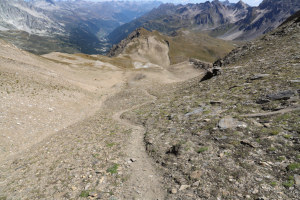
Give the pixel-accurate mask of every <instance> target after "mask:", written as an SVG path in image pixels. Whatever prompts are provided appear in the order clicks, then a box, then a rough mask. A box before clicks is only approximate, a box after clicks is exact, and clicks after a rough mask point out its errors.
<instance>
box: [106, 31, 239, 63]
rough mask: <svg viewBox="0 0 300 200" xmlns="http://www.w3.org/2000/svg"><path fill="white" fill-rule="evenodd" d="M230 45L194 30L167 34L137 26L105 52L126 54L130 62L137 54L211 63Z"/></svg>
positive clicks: (167, 60) (164, 60) (171, 60)
mask: <svg viewBox="0 0 300 200" xmlns="http://www.w3.org/2000/svg"><path fill="white" fill-rule="evenodd" d="M233 48H234V45H233V43H230V42H226V41H223V40H220V39H215V38H212V37H210V36H208V35H206V34H203V33H199V32H195V31H190V30H178V31H177V32H173V36H167V35H163V34H161V33H159V32H157V31H152V32H150V31H147V30H146V29H143V28H141V29H137V30H135V31H133V32H132V33H131V34H130V35H129V36H128V37H127V38H126V39H125V40H123V41H121V42H120V43H119V44H118V45H115V46H113V48H112V49H111V51H110V53H109V54H108V55H109V56H110V57H112V56H117V57H118V58H120V57H130V60H131V61H133V62H135V61H137V60H138V57H142V58H143V59H145V58H148V60H149V62H151V63H156V64H157V65H164V66H168V65H170V64H178V63H181V62H184V61H188V60H189V59H190V58H195V59H199V60H202V61H205V62H210V63H212V62H214V61H215V60H216V59H218V58H220V57H223V56H225V55H226V54H227V53H229V52H230V51H231V50H232V49H233ZM120 54H121V55H120ZM146 54H147V55H146ZM154 57H156V58H154ZM153 59H154V60H156V61H154V60H153ZM140 61H141V59H140ZM143 63H146V61H145V60H144V61H143Z"/></svg>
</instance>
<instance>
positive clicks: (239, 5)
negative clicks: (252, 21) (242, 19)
mask: <svg viewBox="0 0 300 200" xmlns="http://www.w3.org/2000/svg"><path fill="white" fill-rule="evenodd" d="M235 7H236V8H239V9H246V8H248V7H249V5H248V4H246V3H245V2H243V1H242V0H240V1H239V2H237V3H236V4H235Z"/></svg>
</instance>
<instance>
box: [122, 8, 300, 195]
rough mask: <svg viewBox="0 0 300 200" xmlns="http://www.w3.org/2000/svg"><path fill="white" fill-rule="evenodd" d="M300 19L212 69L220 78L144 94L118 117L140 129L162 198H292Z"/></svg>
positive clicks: (299, 160)
mask: <svg viewBox="0 0 300 200" xmlns="http://www.w3.org/2000/svg"><path fill="white" fill-rule="evenodd" d="M299 33H300V18H299V13H297V15H295V16H294V17H292V18H289V19H288V21H287V22H286V23H284V24H283V25H281V26H280V27H279V28H278V29H276V31H274V32H272V33H270V34H268V35H266V36H264V37H263V38H262V39H260V40H257V41H253V42H250V43H249V44H247V45H245V46H243V47H240V48H237V49H235V50H233V51H232V52H231V53H230V54H229V55H228V56H226V57H225V58H224V59H222V60H219V61H218V62H216V63H215V66H222V73H221V75H219V76H215V77H212V78H211V79H209V77H208V79H203V78H202V77H199V78H196V79H194V80H190V81H187V82H186V83H184V84H177V85H172V86H169V87H167V88H166V89H163V88H160V89H155V88H153V89H152V90H151V92H150V93H151V94H152V95H155V96H157V98H158V100H157V101H156V102H155V104H154V103H153V104H149V105H147V106H143V107H140V108H138V109H136V110H133V111H132V112H127V113H125V114H124V115H123V117H124V118H125V119H127V120H133V121H135V122H136V123H138V124H141V125H143V126H144V127H145V128H146V136H145V139H144V142H145V144H146V148H147V151H148V153H149V154H150V155H151V156H152V158H153V159H154V160H155V161H156V162H157V163H159V164H160V169H161V170H162V171H163V172H164V178H165V184H166V185H167V190H168V192H169V194H168V196H167V198H166V199H216V198H218V199H298V198H299V195H300V190H299V189H300V177H299V173H300V155H299V133H300V130H299V127H300V124H299V122H300V119H299V114H300V105H299V103H300V100H299V86H300V85H299V84H300V83H299V82H300V81H299V77H300V71H299V67H300V57H299V55H300V49H299V44H300V34H299Z"/></svg>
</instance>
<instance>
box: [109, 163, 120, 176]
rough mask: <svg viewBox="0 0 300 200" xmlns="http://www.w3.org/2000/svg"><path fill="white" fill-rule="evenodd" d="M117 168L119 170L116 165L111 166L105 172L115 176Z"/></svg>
mask: <svg viewBox="0 0 300 200" xmlns="http://www.w3.org/2000/svg"><path fill="white" fill-rule="evenodd" d="M118 168H119V165H118V164H113V166H111V167H110V168H108V169H107V170H106V172H107V173H110V174H116V173H118Z"/></svg>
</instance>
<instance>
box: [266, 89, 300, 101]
mask: <svg viewBox="0 0 300 200" xmlns="http://www.w3.org/2000/svg"><path fill="white" fill-rule="evenodd" d="M294 95H295V93H294V92H293V91H291V90H286V91H281V92H278V93H275V94H268V95H267V99H270V100H272V101H275V100H288V99H290V98H291V97H292V96H294Z"/></svg>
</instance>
